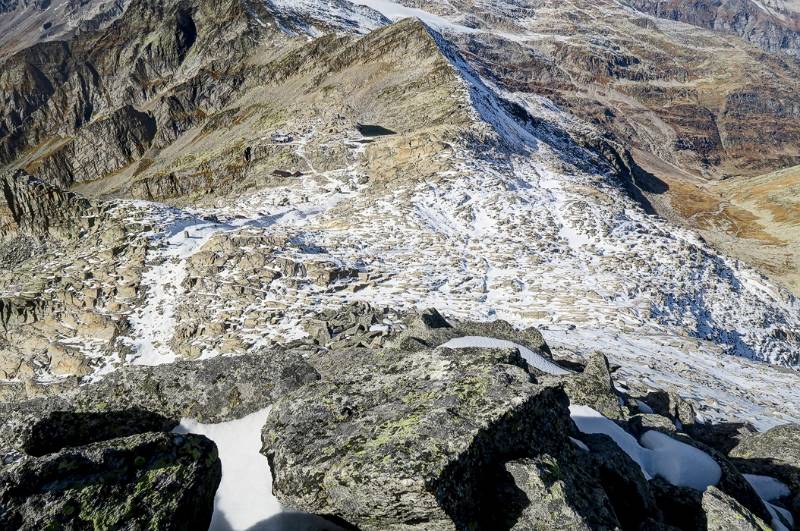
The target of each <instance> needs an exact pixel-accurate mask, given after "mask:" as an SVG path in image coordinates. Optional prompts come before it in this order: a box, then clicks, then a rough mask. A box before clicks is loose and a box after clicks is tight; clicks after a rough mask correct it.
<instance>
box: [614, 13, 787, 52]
mask: <svg viewBox="0 0 800 531" xmlns="http://www.w3.org/2000/svg"><path fill="white" fill-rule="evenodd" d="M628 3H630V4H631V5H633V6H634V7H635V8H637V9H639V10H641V11H644V12H646V13H650V14H652V15H655V16H657V17H661V18H666V19H670V20H677V21H680V22H686V23H688V24H692V25H694V26H699V27H702V28H707V29H711V30H715V31H721V32H726V33H733V34H735V35H738V36H739V37H741V38H742V39H744V40H746V41H748V42H750V43H752V44H753V45H755V46H758V47H760V48H762V49H764V50H766V51H768V52H780V53H785V54H787V55H790V56H794V57H797V58H800V33H799V32H798V31H797V23H798V21H800V13H797V12H791V11H789V12H783V13H781V14H782V15H783V16H784V17H785V18H784V19H781V18H779V17H776V16H774V15H772V14H770V13H767V12H766V11H765V10H764V9H761V8H760V7H758V5H757V3H756V2H752V1H749V0H722V1H714V2H709V1H699V2H692V3H691V4H686V3H685V2H679V1H675V0H672V1H669V0H668V1H663V0H662V1H654V0H631V1H629V2H628Z"/></svg>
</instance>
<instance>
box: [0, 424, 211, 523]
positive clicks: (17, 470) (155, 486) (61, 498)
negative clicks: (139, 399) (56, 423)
mask: <svg viewBox="0 0 800 531" xmlns="http://www.w3.org/2000/svg"><path fill="white" fill-rule="evenodd" d="M221 477H222V470H221V464H220V461H219V457H218V455H217V448H216V446H215V445H214V443H213V442H212V441H210V440H209V439H207V438H206V437H204V436H201V435H180V434H173V433H145V434H140V435H135V436H131V437H125V438H119V439H112V440H110V441H104V442H101V443H95V444H92V445H88V446H82V447H79V448H69V449H66V450H63V451H61V452H58V453H54V454H49V455H46V456H43V457H24V458H22V459H20V460H19V461H17V462H16V463H14V464H12V465H10V466H8V467H6V468H4V469H3V470H2V471H0V528H2V529H76V530H77V529H80V530H83V529H142V530H144V529H147V530H154V531H155V530H159V531H160V530H187V531H188V530H193V529H207V528H208V525H209V523H210V521H211V515H212V512H213V508H214V495H215V493H216V490H217V487H218V485H219V482H220V479H221Z"/></svg>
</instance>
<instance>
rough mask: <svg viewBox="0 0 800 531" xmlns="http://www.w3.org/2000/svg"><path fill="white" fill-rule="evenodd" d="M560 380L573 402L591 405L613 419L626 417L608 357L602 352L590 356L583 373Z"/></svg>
mask: <svg viewBox="0 0 800 531" xmlns="http://www.w3.org/2000/svg"><path fill="white" fill-rule="evenodd" d="M558 381H560V382H562V383H563V385H564V391H565V392H566V393H567V396H568V397H569V401H570V403H571V404H581V405H585V406H590V407H591V408H592V409H595V410H597V411H599V412H600V413H602V414H603V415H605V416H606V417H608V418H611V419H617V420H622V419H624V418H625V414H624V412H623V410H622V407H621V406H620V399H619V396H618V395H617V392H616V390H615V388H614V381H613V380H612V378H611V369H610V367H609V365H608V359H606V357H605V356H604V355H603V354H602V353H600V352H595V353H594V354H592V355H591V356H590V357H589V361H588V363H587V364H586V367H585V368H584V370H583V373H581V374H578V375H574V376H566V377H562V378H558Z"/></svg>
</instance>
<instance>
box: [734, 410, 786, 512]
mask: <svg viewBox="0 0 800 531" xmlns="http://www.w3.org/2000/svg"><path fill="white" fill-rule="evenodd" d="M729 456H730V458H731V460H732V461H733V462H734V463H735V464H736V466H737V467H738V468H739V469H740V470H742V471H744V472H746V473H750V474H761V475H766V476H772V477H774V478H777V479H779V480H781V481H783V482H784V483H786V484H787V485H788V486H789V488H790V489H791V491H792V494H791V496H790V500H789V505H790V506H791V509H792V511H793V512H794V514H795V515H796V516H800V425H797V424H785V425H783V426H776V427H775V428H772V429H770V430H767V431H765V432H762V433H754V434H752V435H749V436H747V437H744V438H742V441H741V442H740V443H739V444H738V445H737V446H736V447H735V448H734V449H733V450H731V452H730V454H729Z"/></svg>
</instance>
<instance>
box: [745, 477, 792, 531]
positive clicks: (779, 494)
mask: <svg viewBox="0 0 800 531" xmlns="http://www.w3.org/2000/svg"><path fill="white" fill-rule="evenodd" d="M744 479H746V480H747V482H748V483H750V485H752V486H753V488H754V489H755V491H756V492H757V493H758V495H759V496H761V499H763V500H764V505H766V506H767V510H769V513H770V515H771V516H772V527H773V529H775V530H777V531H783V530H784V529H786V530H787V531H788V528H787V526H786V525H784V524H783V522H782V521H781V517H783V520H784V521H785V522H786V523H787V524H788V527H789V528H791V527H792V526H794V517H793V516H792V513H790V512H789V511H787V510H786V509H784V508H783V507H779V506H777V505H775V504H774V503H772V502H774V501H776V500H778V499H779V498H783V497H785V496H789V495H790V494H791V491H790V490H789V487H788V486H786V484H785V483H783V482H781V481H778V480H777V479H775V478H773V477H770V476H761V475H758V474H744ZM779 515H780V517H779Z"/></svg>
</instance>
